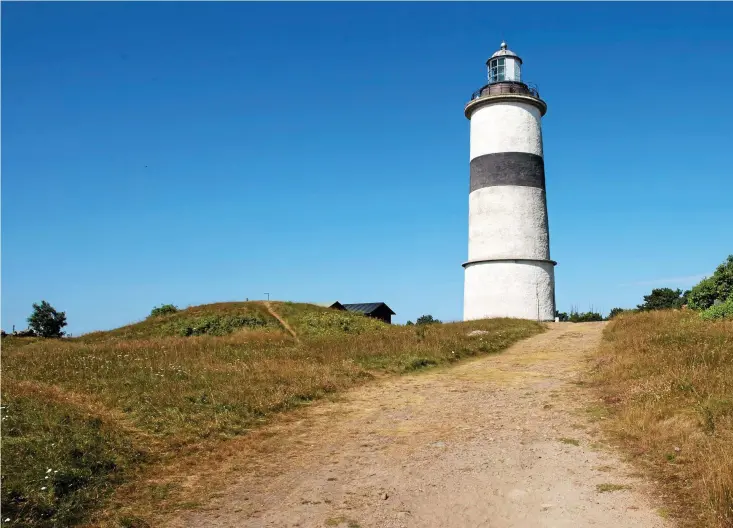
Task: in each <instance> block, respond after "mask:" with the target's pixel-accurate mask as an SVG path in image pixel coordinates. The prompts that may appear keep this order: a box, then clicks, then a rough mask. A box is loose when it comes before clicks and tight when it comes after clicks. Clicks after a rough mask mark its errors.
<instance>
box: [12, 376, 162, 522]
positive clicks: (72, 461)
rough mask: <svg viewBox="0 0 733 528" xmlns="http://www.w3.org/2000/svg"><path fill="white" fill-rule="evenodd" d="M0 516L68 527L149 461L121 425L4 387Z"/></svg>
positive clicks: (20, 520)
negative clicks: (105, 422) (17, 393)
mask: <svg viewBox="0 0 733 528" xmlns="http://www.w3.org/2000/svg"><path fill="white" fill-rule="evenodd" d="M2 407H3V409H2V429H3V435H2V516H3V519H10V521H9V522H8V523H4V524H3V525H5V524H7V525H8V526H34V527H49V528H50V527H56V526H73V525H75V524H78V523H81V522H83V521H85V520H87V518H88V514H89V512H90V511H91V510H93V509H95V508H98V507H100V506H101V505H102V504H104V502H105V500H106V499H107V497H108V496H109V494H110V493H111V491H112V490H113V489H114V487H115V485H116V484H119V483H120V482H122V481H123V480H124V479H125V478H127V477H128V476H129V475H130V473H131V470H132V468H134V467H135V466H137V465H140V464H141V463H143V462H145V461H147V460H148V458H147V455H146V454H145V452H144V451H143V450H140V449H137V448H136V447H135V446H134V444H133V442H132V440H131V439H130V438H129V437H128V436H126V435H125V434H124V433H123V432H121V431H119V430H116V429H115V428H113V427H110V426H108V425H107V424H104V423H103V422H102V421H101V420H100V419H99V418H97V417H93V416H88V415H85V414H84V413H82V412H79V410H78V409H76V408H75V407H74V406H72V405H62V404H57V403H51V402H48V401H43V400H40V399H37V398H33V397H27V396H23V395H16V394H14V392H13V389H12V387H9V386H7V385H6V386H4V387H3V401H2Z"/></svg>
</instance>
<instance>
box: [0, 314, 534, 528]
mask: <svg viewBox="0 0 733 528" xmlns="http://www.w3.org/2000/svg"><path fill="white" fill-rule="evenodd" d="M272 307H273V308H274V309H275V310H276V311H277V313H279V314H280V315H282V316H283V317H284V319H285V320H286V321H287V322H288V323H289V325H290V326H292V327H293V328H294V329H296V332H298V334H299V339H298V340H296V339H294V338H293V337H292V336H291V335H290V334H289V333H287V332H285V331H284V330H283V329H282V325H280V323H278V322H277V321H276V320H275V319H274V318H273V317H272V316H271V315H270V314H269V313H268V312H267V310H266V309H265V307H264V306H262V305H261V304H259V303H232V304H230V305H227V304H219V305H212V306H211V307H206V306H204V307H196V308H192V309H189V310H186V311H183V312H179V313H177V314H172V315H169V316H164V317H159V318H152V319H148V320H146V321H143V322H141V323H138V324H136V325H130V326H127V327H124V328H122V329H118V330H115V331H112V332H107V333H103V332H97V333H95V334H92V335H88V336H84V337H81V338H75V339H63V340H34V341H28V340H21V339H13V338H11V339H4V340H3V342H2V348H3V350H2V354H3V358H2V359H3V395H2V396H3V404H2V405H3V445H2V462H3V467H2V469H3V495H2V498H3V505H2V506H3V517H4V518H5V517H10V518H11V519H12V522H14V523H15V525H25V526H57V525H64V526H70V525H73V524H75V523H78V522H80V520H82V519H84V518H88V517H89V514H90V513H91V512H92V511H93V510H94V509H95V508H96V509H98V508H99V507H100V506H102V505H104V504H105V503H106V504H108V509H107V512H106V514H105V515H104V516H103V517H99V518H98V520H99V519H102V518H103V519H104V520H105V521H104V522H105V523H108V524H110V525H119V523H122V525H126V526H145V524H144V523H143V520H144V519H151V518H153V517H154V516H155V515H157V514H159V513H161V512H164V511H165V510H166V508H175V507H185V505H182V504H179V503H175V501H173V500H172V499H171V497H172V496H173V495H174V494H175V491H176V486H178V487H180V486H181V484H180V481H179V482H175V481H171V480H166V478H167V477H166V476H170V475H175V474H176V467H178V474H179V475H180V471H181V470H180V468H181V467H183V466H185V467H186V474H188V475H195V474H196V464H197V463H202V462H200V461H201V460H204V459H211V457H212V456H216V453H217V451H219V450H221V449H222V448H224V447H225V446H226V445H228V444H229V443H231V441H232V439H234V438H235V437H238V436H241V435H242V434H245V433H247V432H249V431H251V430H252V429H253V428H256V427H257V426H259V425H261V424H263V423H265V422H266V421H268V420H269V419H271V417H272V416H273V415H275V414H276V413H280V412H283V411H288V410H290V409H294V408H297V407H299V406H301V405H303V404H304V403H308V402H311V401H313V400H316V399H318V398H321V397H324V396H326V395H328V394H332V393H337V392H338V391H342V390H345V389H347V388H349V387H352V386H354V385H356V384H359V383H363V382H364V381H368V380H369V379H372V378H373V377H374V376H377V375H389V374H399V373H404V372H410V371H414V370H417V369H423V368H427V367H432V366H435V365H441V364H447V363H450V362H453V361H456V360H459V359H461V358H465V357H470V356H475V355H479V354H485V353H492V352H497V351H499V350H502V349H504V348H506V347H507V346H509V345H511V344H512V343H514V342H516V341H517V340H519V339H522V338H525V337H529V336H531V335H534V334H536V333H539V332H541V331H542V326H541V325H539V324H537V323H533V322H529V321H519V320H509V319H506V320H487V321H477V322H472V323H455V324H444V325H431V326H429V327H398V326H389V325H385V324H383V323H380V322H378V321H374V320H371V319H367V318H365V317H362V316H359V315H354V314H344V313H343V312H336V311H333V310H328V309H322V308H317V307H314V306H310V305H298V304H290V303H286V304H283V303H272ZM209 308H210V310H209ZM232 313H234V314H235V315H237V316H238V317H242V316H246V317H252V316H253V314H254V316H256V317H258V318H260V319H262V320H264V321H266V324H265V326H264V327H262V326H261V325H258V326H257V327H256V329H252V328H242V329H239V330H236V331H234V332H232V333H229V334H227V335H223V336H207V335H205V336H191V337H177V336H174V335H170V334H171V332H170V329H171V328H176V326H175V325H176V324H178V323H179V322H180V321H181V320H186V321H188V320H192V318H193V319H195V318H197V317H201V318H210V317H211V316H212V315H214V316H222V317H227V316H229V315H231V314H232ZM476 329H481V330H485V331H487V332H488V333H487V334H484V335H482V336H481V339H477V338H475V337H469V336H467V335H466V334H467V333H468V332H470V331H471V330H476ZM86 451H88V452H89V453H91V455H89V456H88V455H87V454H85V453H86ZM203 454H205V455H206V456H201V455H203ZM49 468H51V469H52V470H53V471H59V473H53V471H52V472H51V473H50V475H59V476H58V477H57V478H56V479H55V480H54V479H53V478H50V479H46V478H45V477H46V476H47V474H46V471H47V470H48V469H49ZM62 477H63V479H66V480H63V479H62ZM61 480H63V482H62V481H61ZM47 481H50V485H47ZM67 481H68V482H71V483H72V485H67V484H68V482H67ZM65 483H66V484H65ZM143 483H144V484H143ZM41 488H45V489H41ZM115 490H116V491H115ZM113 491H114V493H115V495H114V498H113V499H112V500H111V502H110V494H111V493H112V492H113ZM6 492H7V493H6ZM115 523H117V524H115Z"/></svg>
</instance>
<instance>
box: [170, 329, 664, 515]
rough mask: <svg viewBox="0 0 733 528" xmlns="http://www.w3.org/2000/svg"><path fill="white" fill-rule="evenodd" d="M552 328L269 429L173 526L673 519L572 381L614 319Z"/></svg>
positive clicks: (322, 406) (346, 397)
mask: <svg viewBox="0 0 733 528" xmlns="http://www.w3.org/2000/svg"><path fill="white" fill-rule="evenodd" d="M548 326H549V328H550V330H549V331H548V332H546V333H544V334H542V335H539V336H536V337H533V338H530V339H528V340H525V341H523V342H520V343H518V344H516V345H515V346H513V347H512V348H510V349H509V350H507V351H505V352H503V353H501V354H497V355H492V356H487V357H482V358H479V359H476V360H472V361H468V362H465V363H462V364H460V365H457V366H453V367H450V368H442V369H436V370H431V371H426V372H423V373H418V374H415V375H411V376H403V377H399V378H390V379H388V380H386V381H380V382H377V383H373V384H370V385H369V386H366V387H361V388H359V389H356V390H353V391H351V392H349V393H347V394H345V395H344V396H343V397H341V398H339V399H338V400H337V401H331V402H321V403H318V404H315V405H313V406H311V407H309V408H308V409H306V410H305V411H304V412H302V413H300V416H299V417H298V419H294V420H291V421H289V422H287V423H283V424H275V425H272V426H269V427H268V428H267V429H268V431H267V432H266V437H267V438H268V440H267V442H269V444H268V445H267V446H266V448H264V449H260V453H259V454H258V455H257V456H253V455H251V454H249V452H247V453H245V452H243V453H242V457H245V459H246V458H247V457H249V461H248V462H246V463H245V464H244V466H243V467H244V469H243V470H242V471H241V472H239V473H238V474H237V478H236V479H234V480H233V481H232V483H231V485H230V486H229V488H228V489H226V490H225V491H224V492H223V493H221V494H220V495H219V497H218V498H217V499H215V500H214V501H213V502H212V503H211V504H209V505H207V506H206V508H205V509H203V510H199V511H193V512H185V513H180V514H179V516H178V517H177V518H176V519H174V520H173V522H172V523H171V524H170V526H173V527H194V526H195V527H201V526H211V527H224V526H232V527H233V526H237V527H256V526H257V527H259V526H263V527H264V526H268V527H269V526H277V527H281V526H282V527H295V526H298V527H316V526H318V527H323V526H342V527H350V528H355V527H362V528H366V527H421V528H422V527H428V528H429V527H454V526H455V527H479V526H481V527H492V528H508V527H573V528H580V527H585V526H598V527H613V528H623V527H648V528H654V527H662V526H670V524H669V523H668V521H665V520H664V519H663V518H662V517H660V515H658V514H657V513H656V508H657V507H659V506H661V504H659V503H655V499H654V495H653V488H651V487H650V485H649V484H648V483H646V482H645V481H644V480H642V479H641V478H640V477H639V476H636V475H634V474H633V472H632V470H631V468H630V467H628V466H627V465H626V464H624V463H622V462H621V459H620V457H619V455H617V454H615V453H614V452H613V451H612V450H610V449H608V448H605V447H603V446H602V444H601V443H602V440H603V439H602V435H601V434H600V433H599V432H598V427H597V425H598V424H597V422H594V413H592V412H591V413H589V412H588V407H589V406H593V405H597V404H598V402H596V401H594V400H593V397H592V395H591V394H590V393H589V392H588V391H587V389H585V388H583V387H582V386H581V385H579V384H575V383H573V381H574V380H577V378H578V374H579V373H581V372H583V371H584V370H585V369H586V368H588V358H589V357H590V355H591V353H592V351H593V349H594V348H595V347H596V346H597V344H598V342H599V340H600V336H601V331H602V329H603V323H585V324H570V323H559V324H558V323H556V324H550V325H548ZM476 338H477V339H480V337H476ZM596 419H597V416H596ZM576 444H577V445H576ZM604 484H610V485H612V486H611V487H613V488H614V490H613V491H607V492H601V491H599V490H598V488H597V486H599V485H604ZM618 486H624V488H623V489H615V488H616V487H618Z"/></svg>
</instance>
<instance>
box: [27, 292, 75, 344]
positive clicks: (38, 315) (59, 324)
mask: <svg viewBox="0 0 733 528" xmlns="http://www.w3.org/2000/svg"><path fill="white" fill-rule="evenodd" d="M28 326H29V327H30V329H31V330H32V331H33V333H34V334H35V335H38V336H40V337H61V336H63V335H64V332H62V331H61V329H62V328H63V327H65V326H66V313H65V312H57V311H56V309H55V308H54V307H53V306H51V305H50V304H49V303H47V302H46V301H41V304H35V303H34V304H33V313H32V314H31V315H30V317H28Z"/></svg>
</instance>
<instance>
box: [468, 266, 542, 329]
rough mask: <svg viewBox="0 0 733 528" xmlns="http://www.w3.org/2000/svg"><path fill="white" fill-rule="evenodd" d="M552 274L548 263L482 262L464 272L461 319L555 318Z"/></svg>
mask: <svg viewBox="0 0 733 528" xmlns="http://www.w3.org/2000/svg"><path fill="white" fill-rule="evenodd" d="M554 290H555V270H554V268H553V265H552V263H550V262H485V263H477V264H469V265H467V266H466V270H465V283H464V293H463V295H464V307H463V319H464V320H466V321H470V320H473V319H486V318H490V317H516V318H520V319H535V320H536V319H537V318H538V314H539V319H540V320H542V321H551V320H553V319H554V317H555V303H554V299H555V291H554Z"/></svg>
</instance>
